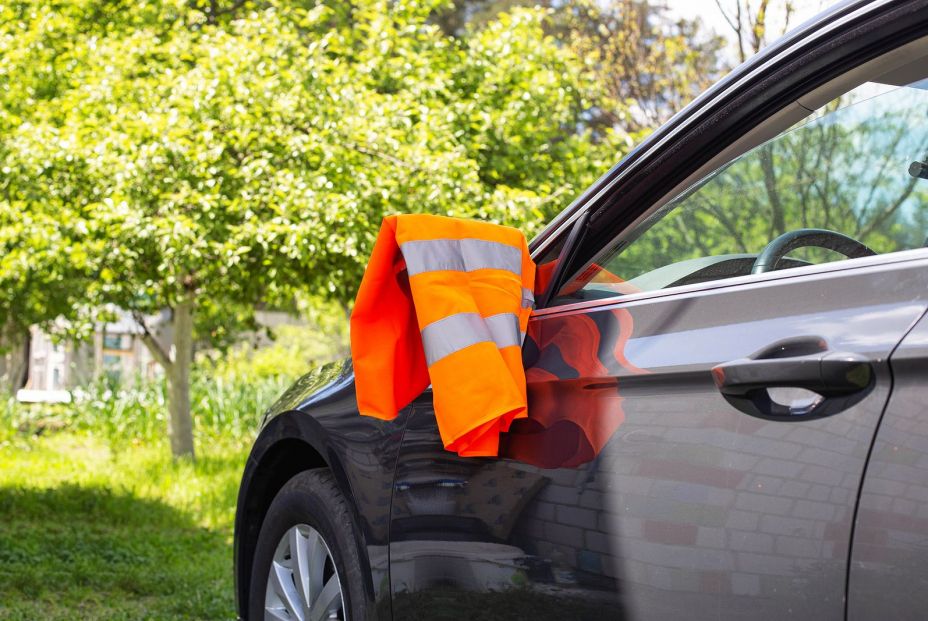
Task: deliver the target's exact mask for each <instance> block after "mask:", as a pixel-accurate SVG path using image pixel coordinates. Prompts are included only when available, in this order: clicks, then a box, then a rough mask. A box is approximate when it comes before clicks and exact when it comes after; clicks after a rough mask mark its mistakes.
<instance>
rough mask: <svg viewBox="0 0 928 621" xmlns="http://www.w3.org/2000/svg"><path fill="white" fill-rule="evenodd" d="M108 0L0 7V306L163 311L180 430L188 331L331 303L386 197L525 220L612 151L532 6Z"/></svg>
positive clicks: (46, 312)
mask: <svg viewBox="0 0 928 621" xmlns="http://www.w3.org/2000/svg"><path fill="white" fill-rule="evenodd" d="M115 5H116V6H115V8H117V9H119V10H118V11H117V12H116V13H114V14H112V15H110V14H109V13H106V14H105V15H106V16H105V17H104V13H103V11H104V8H106V7H109V8H113V7H110V3H103V2H94V1H92V0H81V2H79V3H77V4H72V3H67V2H59V3H52V4H46V3H39V2H34V1H29V0H18V1H17V2H15V3H14V4H9V5H7V4H4V5H3V6H2V8H0V11H2V12H3V19H0V136H2V140H0V144H2V145H3V146H2V147H0V170H2V172H3V177H2V178H0V257H2V258H0V318H2V319H4V321H3V322H0V323H2V324H8V323H9V324H13V325H12V326H9V328H10V329H14V328H16V327H17V326H18V327H20V328H22V327H23V326H28V325H30V324H32V323H45V324H47V323H48V322H51V321H53V320H56V321H58V320H60V319H61V318H65V319H67V320H68V321H69V322H70V323H69V324H68V325H69V326H71V328H72V329H73V330H74V331H77V332H79V331H80V330H81V329H82V328H83V329H84V331H85V332H86V330H87V328H88V326H89V325H90V322H91V321H92V320H93V319H94V315H93V312H92V311H94V310H96V309H100V308H104V307H105V306H106V305H110V304H113V305H117V306H119V307H121V308H123V309H126V310H129V311H132V312H133V313H134V314H135V315H136V316H137V317H142V316H143V315H144V314H146V313H154V312H157V311H159V310H161V309H163V308H166V307H167V308H171V309H173V317H174V326H173V334H174V347H175V352H176V353H175V354H174V355H170V352H168V351H163V350H162V349H161V347H160V346H159V344H158V343H157V342H156V341H155V340H154V339H152V338H146V344H147V345H148V346H149V348H150V349H151V350H152V353H153V355H154V356H155V358H156V359H157V360H158V361H159V362H160V363H161V364H162V365H163V366H164V367H165V369H166V371H167V377H168V379H169V383H170V386H171V391H170V406H171V411H172V415H171V418H170V420H171V423H172V437H173V438H174V439H175V440H177V438H178V437H181V436H183V437H185V438H189V434H190V432H189V428H190V424H189V415H188V407H187V401H188V399H187V395H186V391H185V386H186V384H187V375H188V370H187V362H188V360H189V358H190V354H189V352H190V351H191V349H192V348H191V345H190V343H191V340H192V336H193V335H192V334H191V331H192V330H193V331H194V332H195V336H196V337H197V338H199V339H200V340H206V341H209V342H211V343H213V344H219V343H222V342H228V341H229V340H230V338H231V337H232V336H234V334H235V333H236V332H237V331H238V330H240V329H242V328H252V327H254V322H253V319H254V309H255V308H256V307H257V306H259V305H270V306H273V307H277V308H293V306H294V304H295V299H296V296H297V294H298V293H299V292H300V291H301V290H307V289H308V290H312V291H315V292H318V293H320V294H322V295H325V296H327V297H328V298H330V299H332V300H334V301H336V302H338V303H340V304H342V305H343V306H347V305H348V304H349V303H350V302H351V300H352V299H353V297H354V292H355V291H356V289H357V284H358V283H359V281H360V278H361V275H362V273H363V268H364V265H365V263H366V257H367V256H368V252H369V250H370V247H371V244H372V242H373V239H374V237H375V233H376V229H377V228H378V227H379V224H380V220H381V217H382V216H383V215H385V214H388V213H394V212H430V213H444V214H451V215H459V216H476V217H480V218H484V219H489V220H493V221H498V222H503V223H506V224H513V225H517V226H524V227H525V228H526V231H527V232H528V233H532V232H534V231H536V230H538V229H539V228H540V226H541V225H542V224H543V223H544V222H545V221H546V220H547V219H548V218H549V217H550V216H551V215H552V214H553V213H555V212H556V211H558V209H559V208H560V201H561V200H566V199H567V198H568V197H571V196H573V195H574V194H576V193H577V192H579V191H580V189H582V188H583V187H584V186H585V185H587V184H588V183H590V182H591V181H592V180H593V179H594V178H595V177H596V176H597V175H598V174H599V173H601V172H602V171H603V170H604V169H605V168H606V167H607V166H608V165H609V164H611V163H612V162H613V161H614V160H615V158H616V156H617V152H618V151H620V150H621V149H624V148H626V145H625V144H624V143H622V142H619V141H617V140H613V136H614V135H615V133H614V132H613V131H612V130H610V129H608V128H606V129H605V130H603V129H600V130H599V131H598V133H597V140H591V136H592V134H591V130H590V129H589V128H588V127H586V126H585V124H584V119H585V116H584V115H585V114H586V113H587V111H588V110H591V109H595V108H600V109H601V108H603V107H604V106H605V105H606V102H605V101H604V100H603V99H602V97H603V94H602V92H601V89H600V88H599V87H598V85H597V84H596V82H595V81H594V80H593V79H592V76H591V75H590V74H589V73H588V72H587V71H586V70H585V69H584V67H583V65H582V63H580V62H579V61H578V59H577V57H576V55H575V54H574V53H573V52H572V51H571V50H570V49H569V48H568V47H565V46H562V45H559V44H558V42H557V41H555V40H554V39H553V38H552V37H551V36H549V35H547V34H546V33H545V23H546V20H547V19H548V12H545V11H542V10H524V9H517V10H513V12H512V13H511V14H504V15H500V16H499V18H498V19H496V20H494V21H492V22H490V23H488V24H486V25H485V27H483V28H481V29H479V30H478V29H472V30H469V31H468V32H467V33H466V36H463V37H461V38H455V37H448V36H446V35H445V34H444V33H443V32H442V31H441V30H440V28H439V27H438V26H436V25H433V24H432V23H430V21H429V20H430V16H431V15H432V14H433V12H434V11H435V9H436V8H437V7H438V6H439V3H436V2H429V1H428V0H423V1H421V2H410V3H394V2H388V1H387V0H363V1H361V2H357V3H354V4H352V5H350V6H349V5H345V4H343V3H340V2H329V3H312V4H311V5H309V6H303V5H302V4H301V3H291V2H280V3H277V2H262V3H252V2H234V3H209V4H206V3H203V4H202V5H200V4H199V3H192V4H188V3H183V2H180V1H179V0H173V1H164V2H157V1H155V0H149V1H147V2H142V3H128V2H117V3H115ZM616 103H619V104H620V105H621V102H609V105H614V104H616ZM562 197H563V198H562ZM192 321H193V322H195V324H191V322H192ZM191 325H194V326H195V328H194V327H191ZM172 447H173V448H174V450H175V451H179V452H192V445H191V444H190V443H189V442H188V441H187V440H183V439H182V440H179V441H178V442H177V443H176V444H172Z"/></svg>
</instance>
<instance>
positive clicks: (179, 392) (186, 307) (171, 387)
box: [133, 292, 194, 458]
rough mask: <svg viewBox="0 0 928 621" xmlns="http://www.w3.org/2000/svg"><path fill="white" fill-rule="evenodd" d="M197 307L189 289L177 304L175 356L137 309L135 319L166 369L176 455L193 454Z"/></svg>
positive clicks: (148, 344)
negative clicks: (192, 386) (192, 377)
mask: <svg viewBox="0 0 928 621" xmlns="http://www.w3.org/2000/svg"><path fill="white" fill-rule="evenodd" d="M193 308H194V294H193V293H192V292H188V293H187V294H186V295H185V296H184V298H183V300H182V301H181V302H180V303H179V304H177V306H175V307H174V317H173V320H172V325H173V332H174V338H173V341H174V346H173V347H172V349H173V354H174V355H173V357H172V356H171V354H170V353H169V352H167V351H165V350H164V348H163V347H162V346H161V343H159V342H158V339H156V338H155V337H154V335H152V333H151V332H150V331H149V330H148V326H147V325H145V318H144V316H142V314H141V313H134V314H133V315H134V317H135V321H136V323H137V324H138V325H139V327H140V328H141V329H142V334H141V337H142V342H143V343H145V346H146V347H148V351H150V352H151V355H152V356H153V357H154V358H155V360H157V361H158V364H160V365H161V367H162V368H163V369H164V374H165V376H166V377H167V381H168V412H169V414H170V420H169V428H168V435H169V437H170V438H171V453H173V455H174V457H189V458H193V456H194V452H193V416H192V415H191V413H190V367H191V366H192V364H193Z"/></svg>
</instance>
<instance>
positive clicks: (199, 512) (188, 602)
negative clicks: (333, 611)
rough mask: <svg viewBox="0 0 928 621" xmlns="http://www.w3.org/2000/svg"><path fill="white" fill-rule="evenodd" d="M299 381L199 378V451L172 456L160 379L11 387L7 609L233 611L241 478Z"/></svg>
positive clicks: (6, 459) (37, 613) (74, 614)
mask: <svg viewBox="0 0 928 621" xmlns="http://www.w3.org/2000/svg"><path fill="white" fill-rule="evenodd" d="M289 381H290V380H289V379H288V378H286V377H258V378H253V379H251V380H250V381H243V380H242V379H240V378H238V377H223V376H221V375H216V376H212V377H209V378H208V379H205V380H204V379H199V380H196V381H195V382H194V385H193V387H192V391H191V397H192V402H193V408H194V419H195V425H196V426H195V429H196V435H197V442H196V446H197V458H196V460H195V461H193V462H191V461H189V460H180V461H175V460H173V459H172V458H171V456H170V449H169V448H168V444H167V441H166V438H165V435H166V432H167V421H166V418H165V411H166V409H167V408H166V405H165V402H164V387H163V385H161V384H159V383H153V384H138V385H137V386H136V387H135V388H133V389H115V390H110V389H108V388H107V387H105V386H102V385H101V386H97V387H94V388H92V389H91V390H90V391H89V392H88V393H87V394H85V395H84V396H83V398H81V399H78V400H76V401H75V403H73V404H68V405H55V406H47V405H28V406H27V405H21V404H17V403H15V402H13V401H11V400H0V621H6V620H14V619H15V620H20V619H21V620H29V621H32V620H34V619H43V620H46V619H52V620H54V619H62V620H64V619H68V620H82V619H87V620H90V619H93V620H94V621H96V620H103V619H132V620H135V619H178V620H180V619H184V620H187V619H209V620H211V621H213V620H222V619H234V618H235V610H234V599H233V598H234V594H233V584H232V524H233V519H234V515H235V501H236V497H237V494H238V484H239V479H240V477H241V474H242V468H243V467H244V464H245V459H246V457H247V454H248V449H249V447H250V444H251V442H252V440H253V438H254V434H255V433H256V431H257V426H258V420H259V418H260V412H261V411H262V409H263V408H265V407H267V405H269V404H270V403H271V402H273V400H274V398H276V396H277V395H279V394H280V392H281V391H282V389H283V387H284V386H286V385H287V384H288V383H289Z"/></svg>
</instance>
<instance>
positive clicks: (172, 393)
mask: <svg viewBox="0 0 928 621" xmlns="http://www.w3.org/2000/svg"><path fill="white" fill-rule="evenodd" d="M192 362H193V296H192V295H190V294H188V295H187V296H186V297H185V298H184V299H183V301H182V302H180V303H179V304H178V305H177V306H175V307H174V360H173V361H172V363H171V365H170V367H169V368H167V369H166V371H167V377H168V409H169V410H170V413H171V429H170V436H171V452H172V453H173V454H174V457H191V458H192V457H193V456H194V453H193V416H192V415H191V413H190V367H191V364H192Z"/></svg>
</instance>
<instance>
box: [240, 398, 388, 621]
mask: <svg viewBox="0 0 928 621" xmlns="http://www.w3.org/2000/svg"><path fill="white" fill-rule="evenodd" d="M326 445H327V442H326V432H325V430H324V428H323V427H322V426H321V425H320V424H319V422H318V421H316V420H315V419H314V418H313V417H312V416H311V415H308V414H307V413H305V412H299V411H290V412H286V413H283V414H280V415H278V416H276V417H275V418H273V419H272V420H270V421H269V422H268V424H267V425H266V426H265V427H264V429H262V430H261V433H260V434H259V436H258V438H257V440H256V441H255V444H254V446H253V448H252V450H251V453H250V455H249V456H248V461H247V462H246V464H245V469H244V472H243V474H242V481H241V485H240V487H239V494H238V503H237V507H236V512H235V536H234V546H233V554H234V565H235V572H234V573H235V596H236V608H237V610H238V613H239V618H242V619H244V618H245V617H246V612H247V610H248V591H249V583H250V580H251V568H252V567H251V566H252V564H253V562H254V556H255V547H256V545H257V541H258V534H259V533H260V531H261V526H262V524H263V523H264V518H265V516H266V514H267V510H268V507H269V506H270V504H271V502H272V501H273V499H274V497H275V496H276V495H277V493H278V492H279V491H280V489H281V488H282V487H283V486H284V484H285V483H286V482H287V481H289V480H290V479H291V478H293V477H294V476H296V475H297V474H299V473H300V472H304V471H307V470H315V469H320V468H329V469H331V470H332V474H333V476H334V477H335V480H336V482H337V484H338V487H339V490H340V491H341V492H342V494H344V496H345V498H346V500H347V501H348V506H349V510H350V511H351V512H352V514H353V515H354V516H355V520H357V506H356V503H355V499H354V496H353V494H352V491H351V485H350V482H349V478H348V476H347V473H346V472H345V470H344V468H343V467H342V464H341V459H340V458H339V456H338V455H337V453H336V452H335V451H334V450H331V448H327V446H326ZM355 523H356V524H357V521H356V522H355ZM358 544H359V548H360V549H359V552H360V553H361V561H362V563H363V564H365V565H369V559H368V558H367V551H366V549H364V545H363V542H362V541H358ZM368 569H369V567H368ZM368 591H369V592H370V595H372V593H373V589H372V588H371V587H369V588H368Z"/></svg>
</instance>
